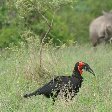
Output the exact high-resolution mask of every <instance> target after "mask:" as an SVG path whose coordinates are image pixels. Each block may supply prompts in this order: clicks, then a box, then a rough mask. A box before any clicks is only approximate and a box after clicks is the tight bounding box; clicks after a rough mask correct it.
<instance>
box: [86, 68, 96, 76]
mask: <svg viewBox="0 0 112 112" xmlns="http://www.w3.org/2000/svg"><path fill="white" fill-rule="evenodd" d="M87 71H88V72H90V73H92V74H93V75H94V76H95V73H94V71H93V70H92V69H91V68H90V67H89V68H88V69H87Z"/></svg>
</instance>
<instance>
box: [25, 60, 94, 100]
mask: <svg viewBox="0 0 112 112" xmlns="http://www.w3.org/2000/svg"><path fill="white" fill-rule="evenodd" d="M83 69H84V70H86V71H88V72H90V73H92V74H93V75H94V76H95V73H94V72H93V70H92V69H91V68H90V66H89V65H88V64H87V63H85V62H82V61H80V62H77V63H76V64H75V67H74V70H73V73H72V75H71V76H57V77H55V78H54V79H52V80H51V81H50V82H49V83H47V84H45V85H44V86H43V87H41V88H39V89H37V90H36V91H34V92H32V93H29V94H25V95H24V97H25V98H28V97H31V96H33V95H35V96H36V95H44V96H46V97H47V98H50V97H52V99H53V101H55V98H56V97H57V96H58V95H59V94H60V93H63V95H64V97H65V98H68V96H70V99H72V98H73V97H74V96H75V95H76V94H77V93H78V92H79V88H81V84H82V82H83V77H82V72H83V71H82V70H83Z"/></svg>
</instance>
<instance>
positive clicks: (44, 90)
mask: <svg viewBox="0 0 112 112" xmlns="http://www.w3.org/2000/svg"><path fill="white" fill-rule="evenodd" d="M59 82H60V81H59V80H58V77H56V78H54V79H53V80H51V81H50V82H48V83H47V84H45V85H44V86H42V87H41V88H39V89H38V93H39V94H50V93H51V92H52V91H53V90H56V89H58V84H59Z"/></svg>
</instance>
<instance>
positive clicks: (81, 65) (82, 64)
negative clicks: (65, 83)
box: [78, 61, 85, 74]
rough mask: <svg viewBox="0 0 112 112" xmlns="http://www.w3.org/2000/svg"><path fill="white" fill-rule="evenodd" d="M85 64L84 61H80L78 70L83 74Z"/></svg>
mask: <svg viewBox="0 0 112 112" xmlns="http://www.w3.org/2000/svg"><path fill="white" fill-rule="evenodd" d="M84 65H85V64H84V62H82V61H80V62H79V65H78V71H79V72H80V74H82V72H83V71H82V67H83V66H84Z"/></svg>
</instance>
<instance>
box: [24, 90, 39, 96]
mask: <svg viewBox="0 0 112 112" xmlns="http://www.w3.org/2000/svg"><path fill="white" fill-rule="evenodd" d="M34 95H35V96H36V95H39V92H38V90H36V91H34V92H32V93H29V94H25V95H24V96H23V97H24V98H28V97H31V96H34Z"/></svg>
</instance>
